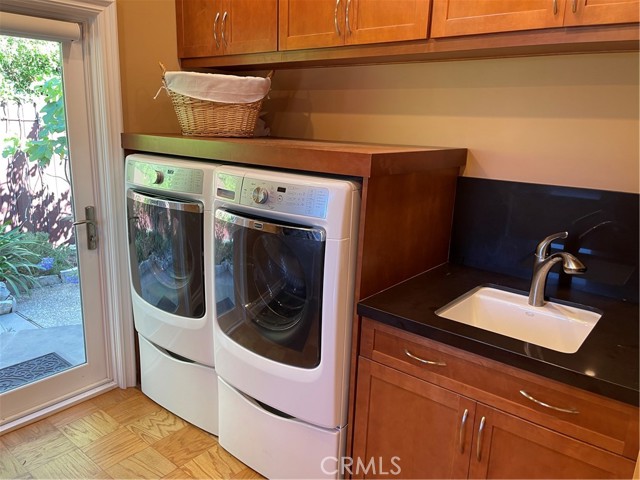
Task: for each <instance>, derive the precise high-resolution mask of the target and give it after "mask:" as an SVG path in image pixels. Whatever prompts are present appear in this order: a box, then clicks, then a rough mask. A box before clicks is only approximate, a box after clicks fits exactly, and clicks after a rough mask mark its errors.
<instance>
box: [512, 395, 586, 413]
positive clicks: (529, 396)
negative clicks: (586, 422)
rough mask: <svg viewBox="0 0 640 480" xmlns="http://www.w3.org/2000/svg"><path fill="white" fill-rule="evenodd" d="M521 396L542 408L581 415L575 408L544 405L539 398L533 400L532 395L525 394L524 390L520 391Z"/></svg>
mask: <svg viewBox="0 0 640 480" xmlns="http://www.w3.org/2000/svg"><path fill="white" fill-rule="evenodd" d="M520 395H522V396H523V397H524V398H526V399H527V400H531V401H532V402H534V403H537V404H538V405H540V406H541V407H544V408H549V409H551V410H555V411H556V412H562V413H580V412H579V411H578V410H576V409H575V408H573V407H570V408H561V407H554V406H553V405H549V404H548V403H544V402H541V401H540V400H538V399H537V398H533V397H532V396H531V395H529V394H528V393H527V392H525V391H524V390H520Z"/></svg>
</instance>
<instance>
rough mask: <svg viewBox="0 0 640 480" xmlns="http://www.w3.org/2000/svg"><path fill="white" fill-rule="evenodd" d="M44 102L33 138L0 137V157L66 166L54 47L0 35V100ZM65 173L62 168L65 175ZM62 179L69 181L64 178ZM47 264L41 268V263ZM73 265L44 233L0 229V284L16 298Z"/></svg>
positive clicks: (70, 255)
mask: <svg viewBox="0 0 640 480" xmlns="http://www.w3.org/2000/svg"><path fill="white" fill-rule="evenodd" d="M36 99H43V100H44V103H45V105H44V107H43V108H42V109H41V110H40V121H39V123H38V129H37V136H36V138H26V139H20V138H19V137H17V136H10V137H8V136H5V137H4V138H3V140H4V144H3V145H2V147H1V148H2V156H3V158H7V159H9V158H12V157H16V156H17V155H19V154H20V153H21V152H22V153H24V154H25V155H26V158H27V159H28V161H29V162H34V163H37V165H38V167H40V168H44V167H46V166H47V165H49V163H50V162H51V159H52V158H53V157H55V156H56V155H57V156H58V158H59V159H60V162H61V163H63V164H66V162H68V145H67V136H66V117H65V109H64V98H63V84H62V65H61V55H60V45H59V44H58V43H56V42H47V41H40V40H32V39H25V38H14V37H8V36H0V101H2V102H5V101H13V102H17V103H22V104H27V103H34V102H35V101H36ZM67 170H68V169H67V168H65V172H66V171H67ZM67 181H69V179H68V178H67ZM45 258H46V259H48V262H49V263H51V264H50V265H47V267H48V268H47V269H46V270H45V268H43V267H42V266H41V265H42V260H43V259H45ZM76 265H77V257H76V254H75V251H74V250H73V249H72V248H71V247H69V246H66V245H62V246H59V247H54V246H53V244H51V243H50V242H49V236H48V234H47V233H43V232H38V233H31V232H24V231H22V229H21V228H20V227H19V226H13V227H12V225H10V224H9V222H8V221H7V222H5V223H3V224H1V225H0V281H2V282H5V284H6V285H7V288H9V290H10V291H11V292H12V293H13V294H14V295H16V296H20V295H21V294H23V293H27V292H29V290H30V289H31V288H32V287H33V286H34V285H35V284H36V277H37V276H40V275H47V274H59V273H60V271H61V270H64V269H67V268H71V267H73V266H76Z"/></svg>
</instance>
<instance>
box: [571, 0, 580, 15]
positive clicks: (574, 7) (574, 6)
mask: <svg viewBox="0 0 640 480" xmlns="http://www.w3.org/2000/svg"><path fill="white" fill-rule="evenodd" d="M577 10H578V0H571V11H572V12H573V13H576V11H577Z"/></svg>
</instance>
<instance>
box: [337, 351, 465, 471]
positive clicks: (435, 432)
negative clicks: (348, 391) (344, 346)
mask: <svg viewBox="0 0 640 480" xmlns="http://www.w3.org/2000/svg"><path fill="white" fill-rule="evenodd" d="M475 405H476V404H475V402H473V401H471V400H469V399H467V398H466V397H463V396H460V395H457V394H455V393H453V392H451V391H449V390H446V389H444V388H440V387H438V386H436V385H433V384H431V383H428V382H425V381H423V380H419V379H417V378H415V377H412V376H410V375H406V374H404V373H401V372H399V371H397V370H395V369H392V368H389V367H385V366H383V365H381V364H379V363H376V362H372V361H370V360H368V359H365V358H363V357H360V360H359V366H358V385H357V396H356V416H355V430H354V447H353V465H351V468H350V470H351V471H350V472H346V473H352V474H353V477H354V478H389V477H395V478H466V476H467V469H468V465H469V452H470V448H471V435H472V430H471V426H472V424H473V418H474V410H475ZM465 412H466V413H465ZM463 419H464V422H463Z"/></svg>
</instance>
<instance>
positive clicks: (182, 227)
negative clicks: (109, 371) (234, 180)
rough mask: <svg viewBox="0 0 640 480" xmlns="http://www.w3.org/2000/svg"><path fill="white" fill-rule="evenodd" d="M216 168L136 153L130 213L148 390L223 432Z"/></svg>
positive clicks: (131, 160) (129, 167)
mask: <svg viewBox="0 0 640 480" xmlns="http://www.w3.org/2000/svg"><path fill="white" fill-rule="evenodd" d="M215 167H216V165H214V164H211V163H206V162H201V161H195V160H193V161H189V160H184V159H179V158H173V157H164V156H162V157H161V156H156V155H147V154H133V155H129V156H128V157H127V159H126V170H125V174H126V208H127V218H128V225H127V232H128V242H129V260H130V262H129V267H130V268H129V272H130V280H131V295H132V302H133V317H134V323H135V328H136V331H137V333H138V340H139V346H140V349H139V350H140V373H141V386H142V391H143V392H144V393H145V394H146V395H147V396H149V397H150V398H151V399H153V400H154V401H156V402H157V403H159V404H160V405H162V406H164V407H165V408H167V409H168V410H169V411H171V412H173V413H175V414H176V415H178V416H180V417H182V418H184V419H185V420H187V421H189V422H190V423H192V424H194V425H196V426H198V427H200V428H202V429H203V430H206V431H208V432H210V433H213V434H215V435H217V434H218V384H217V375H216V371H215V368H214V365H215V363H214V334H213V323H214V319H215V306H214V299H213V289H212V288H211V285H212V282H213V272H212V269H211V268H208V266H209V265H210V262H207V261H205V259H208V258H212V256H213V253H212V246H213V245H212V244H213V236H212V234H211V232H212V229H213V225H212V217H211V209H212V198H213V179H214V170H215Z"/></svg>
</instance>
